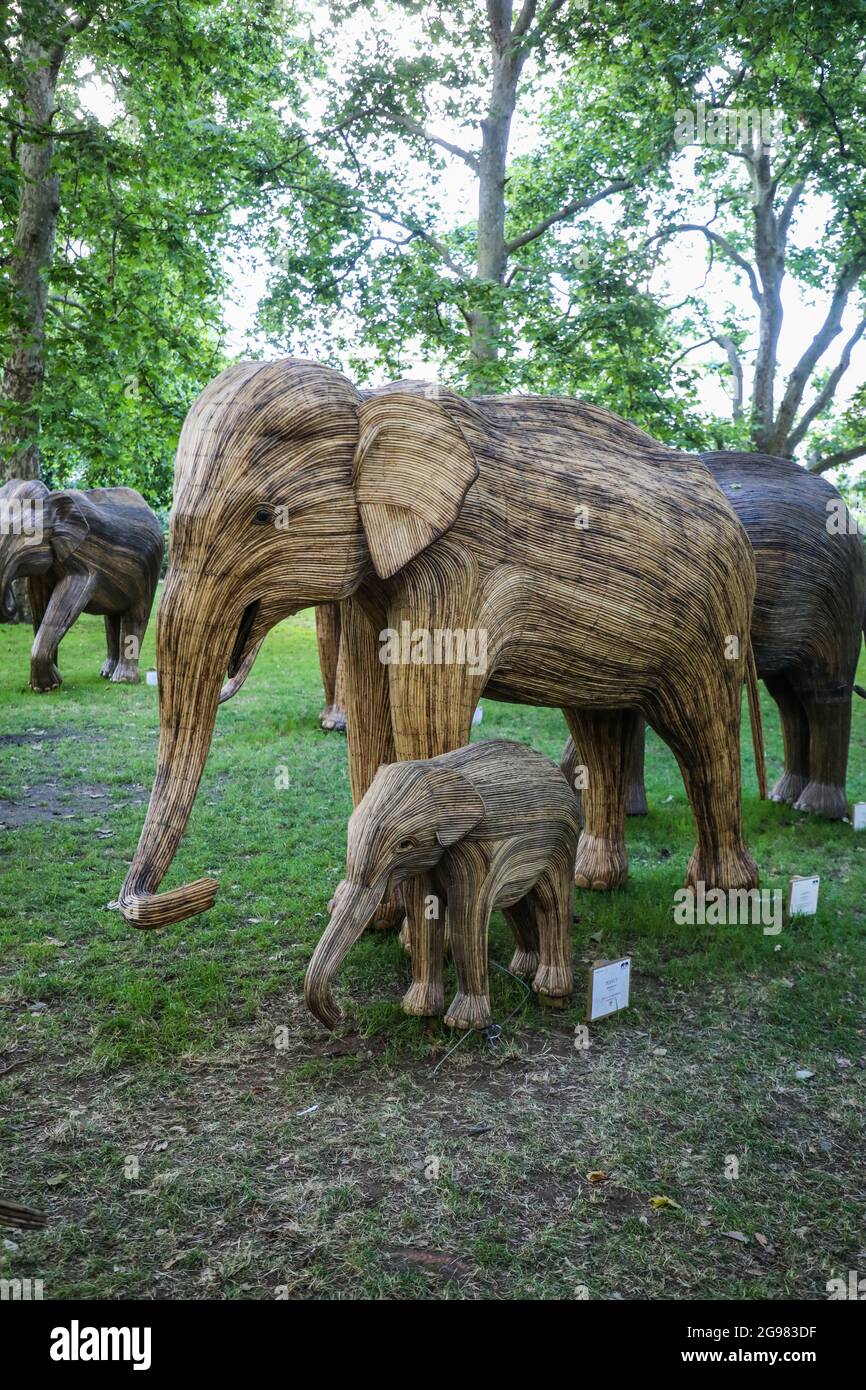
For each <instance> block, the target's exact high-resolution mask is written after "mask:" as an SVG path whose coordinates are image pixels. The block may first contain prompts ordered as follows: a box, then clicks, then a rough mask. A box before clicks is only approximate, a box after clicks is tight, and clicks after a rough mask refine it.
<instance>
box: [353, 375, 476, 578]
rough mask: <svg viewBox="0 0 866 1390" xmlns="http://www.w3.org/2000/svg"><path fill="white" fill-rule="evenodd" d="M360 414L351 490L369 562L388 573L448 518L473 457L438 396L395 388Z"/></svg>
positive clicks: (463, 490) (466, 484) (469, 480)
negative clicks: (355, 501)
mask: <svg viewBox="0 0 866 1390" xmlns="http://www.w3.org/2000/svg"><path fill="white" fill-rule="evenodd" d="M359 413H360V437H359V440H358V447H357V449H356V451H355V464H354V476H355V497H356V500H357V503H358V510H359V511H360V513H361V521H362V523H363V526H364V532H365V534H366V537H367V545H368V546H369V550H370V557H371V559H372V561H373V566H374V568H375V570H376V573H377V574H378V576H379V578H380V579H390V578H391V576H392V575H394V574H396V573H397V571H398V570H401V569H402V568H403V566H404V565H407V564H408V563H409V561H410V560H414V558H415V556H416V555H420V554H421V552H422V550H426V549H427V546H428V545H432V544H433V542H434V541H436V540H438V539H439V537H440V536H444V535H445V532H446V531H448V530H450V528H451V527H452V526H453V525H454V523H455V521H456V520H457V518H458V516H459V515H460V509H461V507H462V506H463V499H464V498H465V496H466V494H467V492H468V491H469V489H470V487H471V486H472V484H473V483H474V482H475V479H476V478H477V477H478V463H477V460H476V458H475V455H474V453H473V451H472V450H471V449H470V447H469V445H468V443H467V442H466V437H465V436H464V434H463V432H462V430H461V429H460V428H459V426H458V425H457V424H456V423H455V422H454V421H453V420H452V419H451V417H450V416H449V415H448V414H447V412H446V411H445V410H444V409H443V407H442V406H441V405H440V404H439V402H438V401H435V400H429V399H427V398H426V397H424V396H416V395H410V394H408V392H407V393H404V392H402V391H393V392H387V393H385V394H383V395H377V396H372V397H368V399H367V400H366V401H364V402H363V404H362V405H361V409H360V412H359Z"/></svg>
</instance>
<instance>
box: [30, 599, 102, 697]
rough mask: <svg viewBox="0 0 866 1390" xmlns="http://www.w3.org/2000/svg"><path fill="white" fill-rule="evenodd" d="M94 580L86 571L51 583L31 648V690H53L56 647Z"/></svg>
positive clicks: (56, 677)
mask: <svg viewBox="0 0 866 1390" xmlns="http://www.w3.org/2000/svg"><path fill="white" fill-rule="evenodd" d="M93 584H94V581H93V579H92V578H91V577H90V575H88V574H67V575H66V576H65V577H64V578H63V579H61V580H60V581H59V583H57V584H56V585H55V586H54V589H53V590H52V593H51V598H50V599H49V600H48V606H47V608H46V609H45V616H44V617H43V619H42V622H41V623H40V624H39V631H38V632H37V634H36V640H35V641H34V643H33V646H32V648H31V650H30V689H31V690H36V691H38V692H39V693H40V694H43V693H44V692H45V691H47V690H56V689H57V688H58V686H59V685H60V683H61V682H60V672H59V671H58V669H57V665H56V661H57V648H58V647H59V646H60V643H61V642H62V640H63V638H64V637H65V636H66V633H67V632H68V631H69V629H70V628H71V626H72V624H73V623H74V622H75V620H76V618H78V617H80V615H81V613H82V612H83V610H84V608H85V605H86V604H87V600H88V598H89V597H90V593H91V590H92V589H93Z"/></svg>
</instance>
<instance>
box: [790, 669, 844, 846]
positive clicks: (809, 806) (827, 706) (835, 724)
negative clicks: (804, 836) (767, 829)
mask: <svg viewBox="0 0 866 1390" xmlns="http://www.w3.org/2000/svg"><path fill="white" fill-rule="evenodd" d="M803 708H804V709H805V711H806V718H807V719H808V721H809V781H808V783H807V784H806V786H805V787H804V788H803V791H802V792H801V793H800V795H799V796H798V798H797V800H796V801H795V802H794V810H795V811H812V812H814V813H815V814H816V815H819V816H826V817H827V818H828V820H841V819H842V817H843V816H847V814H848V797H847V794H846V792H845V774H846V772H847V770H848V741H849V738H850V736H851V696H850V694H849V695H847V696H843V697H842V698H841V699H834V700H816V699H811V698H808V699H807V698H805V697H803Z"/></svg>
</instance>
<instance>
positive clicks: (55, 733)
mask: <svg viewBox="0 0 866 1390" xmlns="http://www.w3.org/2000/svg"><path fill="white" fill-rule="evenodd" d="M84 737H85V731H84V730H83V729H76V728H74V727H73V726H72V725H69V726H68V727H67V728H64V729H51V730H49V729H28V730H27V731H26V732H25V733H23V734H0V748H12V747H14V746H15V745H16V744H23V743H29V744H30V745H31V746H32V747H34V748H38V747H39V745H40V744H42V743H51V742H53V740H54V739H58V738H84ZM87 742H88V743H104V742H105V734H94V733H90V732H88V733H87Z"/></svg>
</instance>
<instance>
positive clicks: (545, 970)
mask: <svg viewBox="0 0 866 1390" xmlns="http://www.w3.org/2000/svg"><path fill="white" fill-rule="evenodd" d="M532 988H533V989H534V990H535V993H536V994H543V995H544V996H545V998H546V999H567V998H568V996H569V995H570V994H572V993H573V992H574V972H573V971H572V968H571V966H570V965H540V966H539V967H538V970H537V971H536V972H535V978H534V979H533V981H532Z"/></svg>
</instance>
